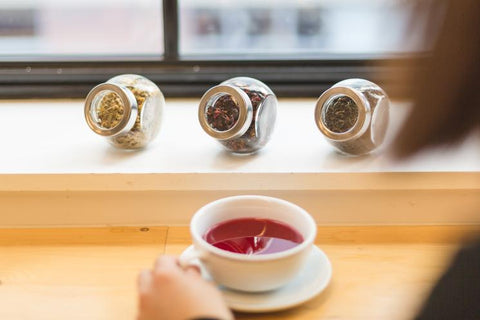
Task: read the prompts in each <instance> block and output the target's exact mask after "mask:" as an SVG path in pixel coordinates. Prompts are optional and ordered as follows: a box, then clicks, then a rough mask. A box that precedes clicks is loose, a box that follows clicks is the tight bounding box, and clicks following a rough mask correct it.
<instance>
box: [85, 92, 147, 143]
mask: <svg viewBox="0 0 480 320" xmlns="http://www.w3.org/2000/svg"><path fill="white" fill-rule="evenodd" d="M84 112H85V120H86V121H87V124H88V126H89V127H90V129H92V130H93V132H95V133H96V134H99V135H101V136H115V135H119V134H122V133H126V132H128V131H130V130H131V129H132V127H133V125H134V124H135V120H136V118H137V114H138V105H137V100H136V99H135V96H134V94H133V93H132V92H130V90H128V89H127V88H125V87H123V86H120V85H116V84H113V83H102V84H99V85H98V86H96V87H94V88H93V89H92V90H90V92H89V93H88V95H87V98H86V100H85V109H84Z"/></svg>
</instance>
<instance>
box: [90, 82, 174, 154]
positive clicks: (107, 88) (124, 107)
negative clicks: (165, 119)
mask: <svg viewBox="0 0 480 320" xmlns="http://www.w3.org/2000/svg"><path fill="white" fill-rule="evenodd" d="M164 106H165V99H164V97H163V94H162V92H161V91H160V89H159V88H158V87H157V86H156V85H155V84H154V83H153V82H152V81H150V80H148V79H147V78H145V77H143V76H139V75H135V74H123V75H119V76H116V77H113V78H111V79H109V80H108V81H107V82H105V83H101V84H99V85H98V86H96V87H94V88H93V89H92V90H91V91H90V92H89V93H88V95H87V98H86V100H85V110H84V111H85V119H86V121H87V124H88V126H89V127H90V129H92V130H93V132H95V133H96V134H98V135H101V136H104V137H106V138H107V141H108V142H110V143H111V144H112V145H114V146H115V147H117V148H121V149H139V148H143V147H145V146H146V145H147V144H148V143H149V142H150V141H152V140H153V139H154V138H155V137H156V136H157V134H158V132H159V130H160V124H161V119H162V113H163V108H164Z"/></svg>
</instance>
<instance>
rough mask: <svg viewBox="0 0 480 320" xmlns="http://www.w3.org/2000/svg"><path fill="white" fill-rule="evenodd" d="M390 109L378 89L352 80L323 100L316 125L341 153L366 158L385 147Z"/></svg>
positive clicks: (316, 116)
mask: <svg viewBox="0 0 480 320" xmlns="http://www.w3.org/2000/svg"><path fill="white" fill-rule="evenodd" d="M389 108H390V102H389V99H388V96H387V94H386V93H385V91H383V89H382V88H380V87H379V86H378V85H376V84H375V83H373V82H370V81H367V80H363V79H348V80H344V81H340V82H338V83H336V84H335V85H334V86H333V87H331V88H330V89H328V90H326V91H325V92H324V93H323V94H322V95H321V96H320V98H319V99H318V101H317V104H316V108H315V122H316V124H317V126H318V128H319V129H320V132H321V133H322V134H323V135H324V136H325V137H326V138H327V140H328V141H329V142H330V143H331V144H332V145H333V146H335V147H336V148H337V149H338V150H339V151H340V152H342V153H345V154H348V155H362V154H366V153H369V152H371V151H373V150H375V149H376V148H377V147H379V146H380V145H381V144H382V142H383V140H384V138H385V133H386V131H387V126H388V118H389Z"/></svg>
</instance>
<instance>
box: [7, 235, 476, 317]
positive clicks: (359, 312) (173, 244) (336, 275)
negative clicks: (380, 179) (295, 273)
mask: <svg viewBox="0 0 480 320" xmlns="http://www.w3.org/2000/svg"><path fill="white" fill-rule="evenodd" d="M479 232H480V226H421V227H415V226H404V227H397V226H390V227H385V226H379V227H319V230H318V234H319V236H318V238H317V241H316V243H317V245H318V246H319V247H321V248H322V249H323V250H324V252H325V253H326V254H327V255H328V257H329V258H330V260H331V262H332V265H333V278H332V282H331V283H330V285H329V287H328V288H327V290H326V291H325V292H323V293H322V294H320V295H319V296H317V297H315V298H314V299H312V300H311V301H309V302H308V303H306V304H304V305H302V306H300V307H297V308H294V309H291V310H288V311H284V312H277V313H270V314H264V315H252V314H237V318H238V319H315V320H318V319H331V320H333V319H335V320H340V319H346V320H355V319H362V320H363V319H364V320H367V319H368V320H376V319H378V320H385V319H388V320H397V319H398V320H400V319H410V318H411V317H412V315H413V314H414V313H415V312H416V310H417V309H418V307H419V305H420V304H421V301H422V299H424V297H425V295H426V294H427V293H428V291H429V289H430V288H431V286H432V284H433V283H434V282H435V281H436V279H437V278H438V277H439V275H440V274H441V272H442V271H443V270H444V268H445V267H446V265H447V264H448V261H449V259H450V258H451V256H452V254H453V253H454V252H455V250H456V248H457V247H458V245H459V244H460V243H461V241H463V240H464V239H466V238H469V237H472V236H473V235H474V234H478V233H479ZM189 244H190V236H189V234H188V228H187V227H149V228H135V227H125V228H122V227H115V228H72V229H67V228H62V229H0V319H2V320H17V319H21V320H23V319H35V320H41V319H48V320H54V319H59V320H60V319H62V320H65V319H69V320H76V319H88V320H103V319H112V320H122V319H130V320H131V319H134V318H135V314H136V288H135V279H136V275H137V273H138V272H139V271H140V270H141V269H142V268H146V267H150V266H151V265H152V263H153V261H154V259H155V257H156V256H157V255H159V254H162V253H166V254H180V253H181V252H182V251H183V250H184V249H185V248H186V247H187V246H188V245H189Z"/></svg>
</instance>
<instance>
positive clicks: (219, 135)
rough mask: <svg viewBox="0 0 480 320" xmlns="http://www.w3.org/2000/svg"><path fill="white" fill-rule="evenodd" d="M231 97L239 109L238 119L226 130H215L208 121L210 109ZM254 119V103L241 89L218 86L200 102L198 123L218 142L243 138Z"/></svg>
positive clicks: (209, 91)
mask: <svg viewBox="0 0 480 320" xmlns="http://www.w3.org/2000/svg"><path fill="white" fill-rule="evenodd" d="M226 96H229V97H230V98H231V102H232V103H234V104H235V105H236V107H237V108H238V118H237V119H236V121H235V122H234V123H233V125H232V126H231V127H229V128H228V129H226V130H219V128H215V126H213V125H212V124H211V123H209V120H208V115H207V113H208V109H209V108H213V107H214V106H215V105H216V103H217V101H218V100H219V99H221V98H222V97H226ZM252 118H253V107H252V102H251V101H250V98H249V97H248V95H247V94H246V93H245V92H244V91H243V90H241V89H239V88H237V87H234V86H230V85H218V86H215V87H213V88H211V89H210V90H208V91H207V92H206V93H205V94H204V95H203V97H202V99H201V100H200V104H199V107H198V121H199V122H200V125H201V126H202V128H203V130H204V131H205V132H206V133H207V134H209V135H210V136H212V137H214V138H216V139H218V140H227V139H235V138H238V137H241V136H242V135H243V134H244V133H245V132H246V131H247V130H248V128H249V126H250V124H251V122H252Z"/></svg>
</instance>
